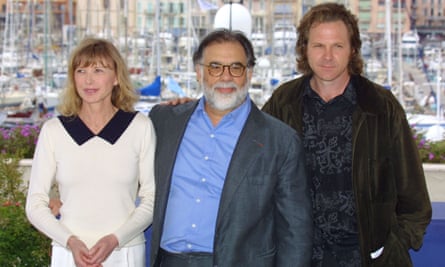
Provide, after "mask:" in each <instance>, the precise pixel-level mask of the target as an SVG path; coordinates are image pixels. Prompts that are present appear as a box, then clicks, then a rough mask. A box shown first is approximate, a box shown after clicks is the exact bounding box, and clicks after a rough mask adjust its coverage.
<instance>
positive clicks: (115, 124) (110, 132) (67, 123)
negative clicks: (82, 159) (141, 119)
mask: <svg viewBox="0 0 445 267" xmlns="http://www.w3.org/2000/svg"><path fill="white" fill-rule="evenodd" d="M136 113H137V112H125V111H122V110H118V111H117V112H116V114H115V115H114V116H113V118H111V120H110V121H109V122H108V123H107V125H105V127H104V128H103V129H102V130H101V131H100V132H99V134H97V135H95V134H94V133H93V132H91V130H90V129H89V128H88V127H87V126H86V125H85V123H84V122H83V121H82V120H81V119H80V118H79V116H70V117H67V116H61V115H60V116H58V118H59V120H60V122H61V123H62V125H63V127H64V128H65V130H66V131H67V132H68V134H69V135H70V136H71V138H73V140H74V141H75V142H76V143H77V144H78V145H82V144H84V143H85V142H87V141H88V140H90V139H91V138H93V137H95V136H98V137H100V138H102V139H104V140H106V141H107V142H109V143H110V144H115V143H116V142H117V140H118V139H119V137H120V136H121V135H122V134H123V133H124V131H125V130H126V129H127V127H128V125H130V123H131V121H132V120H133V118H134V117H135V116H136Z"/></svg>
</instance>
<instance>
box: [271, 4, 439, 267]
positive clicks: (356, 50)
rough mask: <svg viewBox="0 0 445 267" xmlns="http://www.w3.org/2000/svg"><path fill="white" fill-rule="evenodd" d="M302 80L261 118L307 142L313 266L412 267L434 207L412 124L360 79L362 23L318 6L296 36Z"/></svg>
mask: <svg viewBox="0 0 445 267" xmlns="http://www.w3.org/2000/svg"><path fill="white" fill-rule="evenodd" d="M298 32H299V33H300V35H299V39H298V42H297V53H298V60H297V62H298V69H299V71H301V72H302V73H303V76H302V77H300V78H297V79H295V80H292V81H289V82H287V83H284V84H283V85H281V86H280V87H279V88H277V89H276V90H275V91H274V93H273V95H272V97H271V98H270V99H269V101H268V102H267V103H266V104H265V105H264V106H263V111H266V112H268V113H270V114H271V115H273V116H275V117H277V118H279V119H281V120H282V121H284V122H285V123H287V124H288V125H290V126H292V127H293V128H294V129H296V130H297V132H298V133H299V134H300V135H301V136H302V137H303V144H304V148H305V153H306V159H307V169H308V171H309V175H310V178H311V179H312V197H313V209H314V215H313V216H314V227H315V232H314V247H313V255H312V266H314V267H317V266H329V267H337V266H348V267H350V266H364V267H367V266H381V267H390V266H394V267H396V266H397V267H409V266H412V262H411V259H410V256H409V249H411V248H412V249H415V250H417V249H419V248H420V247H421V246H422V242H423V236H424V233H425V229H426V227H427V226H428V224H429V223H430V220H431V214H432V209H431V203H430V199H429V196H428V192H427V187H426V182H425V177H424V173H423V169H422V164H421V161H420V157H419V155H418V149H417V147H416V144H415V142H414V140H413V137H412V132H411V128H410V126H409V125H408V122H407V119H406V114H405V112H404V110H403V108H402V106H401V105H400V104H399V102H398V101H397V99H396V98H395V97H394V95H393V94H392V92H390V91H389V90H386V89H384V88H383V87H382V86H379V85H377V84H375V83H373V82H371V81H369V80H368V79H366V78H364V77H363V76H361V73H362V71H363V60H362V59H361V56H360V46H361V41H360V39H359V32H358V26H357V20H356V18H355V17H354V16H353V15H352V14H351V13H350V12H349V11H347V10H346V9H345V8H344V6H342V5H339V4H334V3H327V4H321V5H318V6H314V7H313V8H312V9H311V10H310V11H309V12H308V13H306V15H305V16H304V18H303V19H302V21H301V23H300V26H299V28H298Z"/></svg>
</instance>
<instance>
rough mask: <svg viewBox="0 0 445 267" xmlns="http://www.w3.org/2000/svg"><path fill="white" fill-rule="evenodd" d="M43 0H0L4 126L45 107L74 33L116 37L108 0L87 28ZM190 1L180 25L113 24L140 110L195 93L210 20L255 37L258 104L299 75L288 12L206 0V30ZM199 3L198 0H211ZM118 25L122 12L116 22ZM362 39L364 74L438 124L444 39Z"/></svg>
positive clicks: (37, 116)
mask: <svg viewBox="0 0 445 267" xmlns="http://www.w3.org/2000/svg"><path fill="white" fill-rule="evenodd" d="M48 2H49V1H43V5H42V6H41V13H37V12H33V5H34V4H35V3H34V2H33V1H21V5H22V6H19V5H18V3H17V2H16V1H12V0H7V1H6V16H5V22H4V23H5V25H3V27H2V32H1V33H0V34H2V36H3V42H2V45H1V54H0V55H1V58H0V62H1V65H0V66H1V68H0V89H1V91H0V110H1V116H0V123H2V124H3V125H14V124H17V123H33V122H37V123H38V122H39V121H41V120H42V119H45V118H47V117H48V116H52V114H54V108H55V106H56V105H57V102H58V95H59V93H60V91H61V90H62V88H63V86H64V82H65V80H66V75H67V74H66V72H65V71H66V69H67V68H66V64H67V59H68V56H69V52H70V51H71V49H72V48H73V47H74V46H75V44H76V42H77V40H79V39H81V38H82V36H89V35H93V36H98V37H103V38H114V37H112V32H113V31H115V29H114V28H113V27H114V26H111V25H112V24H113V21H112V20H111V14H110V12H111V7H110V5H111V3H112V2H108V1H103V3H102V7H103V8H104V9H103V11H101V13H100V14H101V16H102V17H103V18H104V21H103V27H102V29H101V30H100V31H96V32H94V31H93V30H92V27H89V26H88V25H89V23H93V20H92V17H94V16H97V15H98V14H99V11H97V10H95V9H94V8H91V10H90V9H87V10H86V13H85V18H84V21H85V24H86V27H85V28H83V29H82V30H79V29H76V27H75V26H73V25H72V24H73V23H72V22H71V23H70V20H71V21H72V19H64V21H63V23H59V25H58V27H59V28H57V26H55V25H52V24H54V21H52V20H50V18H51V16H50V15H49V14H50V13H51V12H52V10H51V8H52V7H51V6H50V5H49V4H48ZM191 2H192V1H186V4H185V5H184V8H185V10H184V13H185V14H186V15H185V16H184V20H183V23H185V25H184V26H183V27H182V28H181V29H182V30H180V31H178V30H173V29H170V30H169V29H166V28H163V27H161V25H160V24H159V23H158V24H155V25H156V26H157V27H155V28H154V29H150V30H148V29H147V28H146V26H145V27H143V28H141V29H139V30H138V31H136V32H132V33H129V32H127V31H126V30H125V29H121V30H120V32H121V33H122V32H123V33H125V34H123V35H122V34H121V37H119V38H117V39H116V38H115V39H114V40H115V41H114V42H115V44H116V46H118V47H119V48H120V50H121V52H122V53H123V54H125V55H126V56H125V58H126V59H127V64H128V67H129V71H130V73H131V77H132V80H133V82H134V86H135V87H136V88H137V89H138V91H139V92H140V94H141V101H140V102H139V103H138V104H137V106H136V108H137V109H138V110H140V111H141V112H144V113H146V114H148V112H149V110H150V108H151V107H152V106H153V105H154V104H156V103H159V102H161V101H165V100H168V99H171V98H177V97H182V96H188V97H193V98H196V97H199V96H200V95H201V93H202V92H200V86H199V84H198V83H197V81H196V74H195V73H194V68H193V63H192V59H191V58H192V53H193V51H194V50H195V49H196V47H197V45H198V42H199V38H200V36H202V35H203V34H204V33H205V32H208V31H210V30H212V29H213V28H216V27H224V26H225V27H229V26H230V27H234V29H240V30H242V31H245V32H246V34H247V35H248V36H249V37H250V39H251V40H252V43H253V45H254V48H255V53H256V57H257V64H256V67H255V69H254V75H253V78H252V82H251V87H250V95H251V96H252V98H253V100H254V101H255V103H256V104H257V105H258V106H262V105H263V104H264V103H265V101H266V100H267V99H268V98H269V96H270V95H271V94H272V92H273V91H274V89H275V88H276V87H277V86H278V85H279V84H281V83H283V82H285V81H287V80H290V79H293V78H296V77H298V76H299V75H300V74H299V73H298V71H297V70H296V54H295V45H296V40H297V37H298V36H297V31H296V27H295V25H294V24H293V22H292V21H290V20H289V18H286V17H281V18H280V19H277V20H275V22H274V24H273V25H272V26H271V29H270V30H269V31H266V29H265V28H263V27H259V26H258V25H257V23H254V22H252V17H251V14H250V11H249V10H248V9H247V8H246V5H241V4H237V3H232V2H230V4H227V3H226V4H223V5H219V6H216V5H204V7H205V8H206V9H207V10H205V12H207V13H206V14H213V19H214V20H213V21H210V23H208V26H207V29H202V28H199V27H196V26H195V25H194V23H192V18H191V16H192V12H187V8H191V7H192V6H194V5H196V3H194V4H192V3H191ZM198 2H199V4H200V5H203V4H206V3H207V4H209V3H210V2H205V1H198ZM249 2H250V1H249ZM96 4H97V3H96ZM120 4H121V8H123V10H126V9H128V6H127V5H128V3H126V2H125V1H124V2H123V3H120ZM249 4H250V3H249ZM23 5H26V8H23ZM89 6H93V3H91V2H90V1H88V2H87V8H88V7H89ZM152 7H153V8H155V9H156V10H158V9H160V8H161V3H160V1H154V3H153V6H152ZM200 7H201V6H200ZM66 8H70V6H69V5H68V6H67V7H66ZM73 8H74V7H73ZM23 10H28V11H27V12H24V11H23ZM159 12H161V10H159ZM159 12H157V11H155V12H154V15H155V16H160V15H159V14H158V13H159ZM224 12H225V13H224ZM228 12H229V13H228ZM228 18H232V20H230V21H229V19H228ZM125 24H126V23H125V21H124V23H123V26H125ZM55 27H56V28H55ZM57 29H58V30H57ZM361 39H362V50H361V53H362V56H363V57H364V59H365V66H364V70H365V73H364V75H365V76H367V77H369V78H370V79H372V80H373V81H375V82H377V83H379V84H382V85H383V86H384V87H386V88H387V89H388V90H391V91H392V92H393V93H394V94H395V95H396V96H397V98H398V99H399V101H400V103H401V104H402V105H403V107H404V108H405V109H406V112H407V113H408V118H409V119H410V123H412V124H413V126H415V127H417V129H418V130H420V131H424V132H425V133H426V132H427V131H428V129H429V128H430V127H432V126H433V125H434V126H436V128H437V127H443V124H444V119H443V117H444V109H443V107H444V103H445V97H444V88H445V84H444V80H443V78H442V77H443V76H444V73H445V63H444V60H443V59H444V58H445V56H444V47H445V41H444V39H441V38H440V36H428V37H420V36H419V35H418V34H417V32H416V31H412V30H410V31H406V32H404V33H399V34H398V35H392V39H391V37H390V38H389V39H391V40H390V41H389V42H388V40H387V37H385V36H384V35H378V36H376V35H370V34H366V33H362V34H361ZM389 54H390V55H391V57H389V56H388V55H389ZM388 77H391V78H390V79H388ZM435 138H437V137H435Z"/></svg>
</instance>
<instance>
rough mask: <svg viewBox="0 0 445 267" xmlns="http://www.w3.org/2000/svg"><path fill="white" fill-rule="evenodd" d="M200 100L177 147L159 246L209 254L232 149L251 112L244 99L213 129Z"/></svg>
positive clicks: (169, 249) (247, 102)
mask: <svg viewBox="0 0 445 267" xmlns="http://www.w3.org/2000/svg"><path fill="white" fill-rule="evenodd" d="M204 101H205V100H204V98H201V99H200V101H199V103H198V106H197V108H196V110H195V111H194V113H193V114H192V116H191V118H190V121H189V123H188V125H187V128H186V130H185V133H184V137H183V139H182V142H181V144H180V146H179V150H178V155H177V157H176V162H175V166H174V169H173V174H172V181H171V187H170V193H169V197H168V202H167V209H166V213H165V220H164V229H163V233H162V237H161V247H162V248H163V249H165V250H167V251H170V252H212V251H213V240H214V238H213V237H214V232H215V225H216V217H217V214H218V208H219V201H220V197H221V192H222V190H223V186H224V180H225V177H226V174H227V170H228V168H229V164H230V160H231V158H232V153H233V150H234V149H235V146H236V144H237V142H238V137H239V135H240V133H241V130H242V129H243V126H244V124H245V122H246V120H247V117H248V115H249V112H250V108H251V102H250V100H248V98H246V101H244V103H243V104H242V105H241V106H239V107H238V108H236V109H235V110H233V111H232V112H230V113H228V114H227V115H225V116H224V117H223V118H222V120H221V121H220V122H219V124H218V125H216V126H213V125H212V122H211V121H210V118H209V117H208V115H207V113H206V112H205V110H204Z"/></svg>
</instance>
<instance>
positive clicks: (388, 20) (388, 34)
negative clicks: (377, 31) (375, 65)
mask: <svg viewBox="0 0 445 267" xmlns="http://www.w3.org/2000/svg"><path fill="white" fill-rule="evenodd" d="M385 4H386V13H385V15H386V23H385V26H386V27H385V34H386V70H387V76H388V77H387V80H388V86H389V87H390V88H391V86H392V49H391V46H392V44H391V10H392V1H391V0H385Z"/></svg>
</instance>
